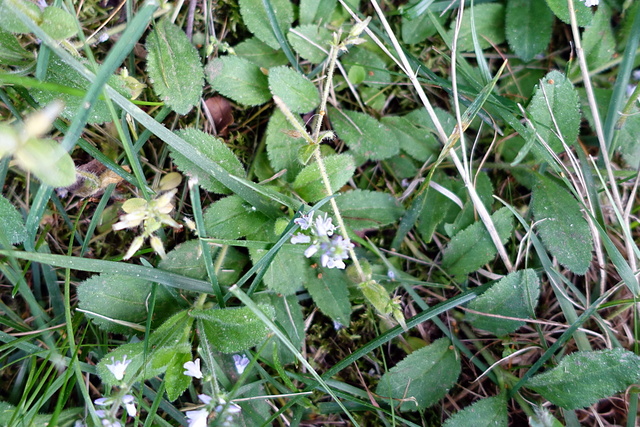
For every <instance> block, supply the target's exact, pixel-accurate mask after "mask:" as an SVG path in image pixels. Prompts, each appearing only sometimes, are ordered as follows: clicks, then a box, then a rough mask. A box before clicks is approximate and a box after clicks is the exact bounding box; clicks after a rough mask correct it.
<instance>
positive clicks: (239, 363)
mask: <svg viewBox="0 0 640 427" xmlns="http://www.w3.org/2000/svg"><path fill="white" fill-rule="evenodd" d="M233 361H234V363H235V364H236V371H238V373H239V374H240V375H242V373H243V372H244V370H245V369H246V368H247V365H249V358H248V357H247V356H246V355H244V354H243V355H242V356H241V355H239V354H234V355H233Z"/></svg>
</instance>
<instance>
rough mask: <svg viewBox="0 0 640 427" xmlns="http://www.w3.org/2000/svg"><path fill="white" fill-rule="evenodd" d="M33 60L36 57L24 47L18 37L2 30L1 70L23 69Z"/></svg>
mask: <svg viewBox="0 0 640 427" xmlns="http://www.w3.org/2000/svg"><path fill="white" fill-rule="evenodd" d="M33 59H34V55H33V54H32V53H31V52H29V51H27V50H26V49H25V48H23V47H22V45H21V44H20V42H19V41H18V39H17V38H16V36H14V35H13V34H11V33H10V32H8V31H5V30H3V29H2V28H0V69H8V68H7V67H8V66H14V67H20V68H22V67H24V66H26V65H27V64H28V63H29V62H31V61H33Z"/></svg>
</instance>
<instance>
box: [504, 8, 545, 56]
mask: <svg viewBox="0 0 640 427" xmlns="http://www.w3.org/2000/svg"><path fill="white" fill-rule="evenodd" d="M505 19H506V28H505V33H506V36H507V41H508V42H509V46H511V48H512V49H513V51H514V52H515V53H516V55H518V56H519V57H520V58H521V59H522V60H523V61H531V60H532V59H533V57H534V56H536V55H537V54H539V53H540V52H542V51H543V50H545V49H546V48H547V46H548V45H549V42H550V41H551V31H552V29H553V28H552V27H553V13H552V12H551V10H550V9H549V7H548V6H547V5H546V3H544V2H542V1H529V0H508V2H507V13H506V18H505Z"/></svg>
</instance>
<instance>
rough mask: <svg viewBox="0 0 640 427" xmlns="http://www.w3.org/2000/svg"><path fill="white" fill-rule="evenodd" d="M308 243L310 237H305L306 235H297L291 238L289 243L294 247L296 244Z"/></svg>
mask: <svg viewBox="0 0 640 427" xmlns="http://www.w3.org/2000/svg"><path fill="white" fill-rule="evenodd" d="M310 241H311V237H309V236H307V235H306V234H302V233H297V234H294V235H293V236H291V243H293V244H294V245H295V244H296V243H309V242H310Z"/></svg>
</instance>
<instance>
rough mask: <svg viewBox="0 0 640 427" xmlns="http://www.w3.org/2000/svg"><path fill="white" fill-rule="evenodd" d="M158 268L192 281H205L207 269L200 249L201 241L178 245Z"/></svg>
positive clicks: (190, 241) (196, 240)
mask: <svg viewBox="0 0 640 427" xmlns="http://www.w3.org/2000/svg"><path fill="white" fill-rule="evenodd" d="M158 268H159V269H161V270H166V271H170V272H172V273H176V274H180V275H181V276H187V277H191V278H192V279H204V278H205V277H207V269H206V267H205V264H204V258H203V254H202V250H201V249H200V240H198V239H193V240H189V241H187V242H184V243H182V244H180V245H178V246H177V247H175V248H174V249H173V250H172V251H170V252H169V253H167V257H166V258H164V259H163V260H162V261H160V264H158Z"/></svg>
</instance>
